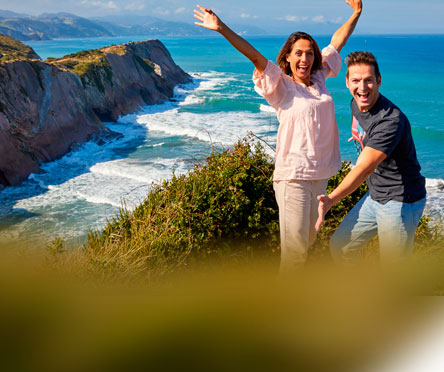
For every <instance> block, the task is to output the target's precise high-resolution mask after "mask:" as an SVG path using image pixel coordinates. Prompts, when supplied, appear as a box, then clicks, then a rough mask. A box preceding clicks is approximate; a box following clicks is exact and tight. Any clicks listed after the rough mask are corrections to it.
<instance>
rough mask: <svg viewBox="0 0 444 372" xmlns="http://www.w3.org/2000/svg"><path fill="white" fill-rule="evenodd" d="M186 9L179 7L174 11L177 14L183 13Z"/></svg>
mask: <svg viewBox="0 0 444 372" xmlns="http://www.w3.org/2000/svg"><path fill="white" fill-rule="evenodd" d="M184 11H185V8H177V9H176V10H175V11H174V13H176V14H181V13H183V12H184Z"/></svg>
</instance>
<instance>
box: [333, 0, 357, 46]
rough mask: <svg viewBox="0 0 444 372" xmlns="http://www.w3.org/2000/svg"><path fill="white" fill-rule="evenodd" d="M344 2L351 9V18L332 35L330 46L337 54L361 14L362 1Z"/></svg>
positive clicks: (350, 0) (347, 0)
mask: <svg viewBox="0 0 444 372" xmlns="http://www.w3.org/2000/svg"><path fill="white" fill-rule="evenodd" d="M345 2H346V3H347V4H348V5H350V6H351V8H352V9H353V14H352V16H351V17H350V18H349V19H348V20H347V22H345V23H344V24H343V25H342V26H341V27H339V29H338V30H337V31H336V32H335V33H334V34H333V37H332V38H331V42H330V44H331V45H333V46H334V47H335V48H336V50H337V51H338V52H340V51H341V49H342V48H343V47H344V45H345V43H346V42H347V40H348V38H349V37H350V35H351V34H352V33H353V30H354V29H355V27H356V24H357V23H358V20H359V17H360V16H361V12H362V0H345Z"/></svg>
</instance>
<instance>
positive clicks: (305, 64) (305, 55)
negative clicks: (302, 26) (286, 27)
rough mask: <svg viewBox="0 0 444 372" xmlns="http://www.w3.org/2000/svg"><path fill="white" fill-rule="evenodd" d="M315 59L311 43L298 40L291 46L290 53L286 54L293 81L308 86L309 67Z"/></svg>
mask: <svg viewBox="0 0 444 372" xmlns="http://www.w3.org/2000/svg"><path fill="white" fill-rule="evenodd" d="M314 59H315V54H314V49H313V45H312V44H311V41H309V40H305V39H299V40H297V41H296V42H295V43H294V44H293V48H292V49H291V52H290V53H288V54H287V62H289V63H290V68H291V73H292V77H293V79H294V81H296V82H298V83H304V84H305V85H307V86H308V85H310V73H311V67H312V66H313V62H314Z"/></svg>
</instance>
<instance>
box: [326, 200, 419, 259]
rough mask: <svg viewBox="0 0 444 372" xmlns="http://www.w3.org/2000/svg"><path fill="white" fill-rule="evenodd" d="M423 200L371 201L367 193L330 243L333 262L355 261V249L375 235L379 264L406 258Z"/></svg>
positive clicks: (357, 250) (357, 254)
mask: <svg viewBox="0 0 444 372" xmlns="http://www.w3.org/2000/svg"><path fill="white" fill-rule="evenodd" d="M425 203H426V198H424V199H421V200H419V201H417V202H414V203H402V202H398V201H394V200H391V201H389V202H387V203H386V204H381V203H378V202H377V201H374V200H373V199H372V198H371V197H370V195H369V193H367V194H365V195H364V197H363V198H362V199H361V200H360V201H359V202H358V203H357V204H356V205H355V206H354V207H353V209H352V210H351V211H350V212H349V213H348V214H347V215H346V216H345V218H344V220H343V221H342V223H341V224H340V225H339V227H338V229H337V230H336V232H335V233H334V235H333V237H332V238H331V240H330V249H331V253H332V256H333V258H334V259H335V260H336V261H340V262H346V261H353V260H356V259H358V258H359V249H360V248H361V247H363V246H364V245H365V244H366V243H367V242H369V241H370V240H371V239H372V238H373V237H374V236H375V235H376V234H378V238H379V250H380V252H379V253H380V259H381V262H383V263H386V262H394V261H399V260H400V259H403V258H407V257H409V256H410V254H411V253H412V250H413V243H414V239H415V232H416V228H417V227H418V224H419V220H420V219H421V216H422V212H423V211H424V207H425Z"/></svg>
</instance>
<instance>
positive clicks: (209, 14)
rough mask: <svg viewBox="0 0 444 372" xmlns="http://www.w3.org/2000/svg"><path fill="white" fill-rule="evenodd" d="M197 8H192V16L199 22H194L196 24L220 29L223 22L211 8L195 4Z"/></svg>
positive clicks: (216, 29) (214, 29)
mask: <svg viewBox="0 0 444 372" xmlns="http://www.w3.org/2000/svg"><path fill="white" fill-rule="evenodd" d="M197 8H199V10H197V9H194V18H196V19H198V20H199V21H200V22H194V24H195V25H196V26H200V27H205V28H207V29H209V30H213V31H220V30H221V28H222V26H223V23H222V21H221V20H220V18H219V17H218V16H217V15H216V14H215V13H214V12H213V11H212V10H211V9H207V8H204V7H203V6H201V5H197Z"/></svg>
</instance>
